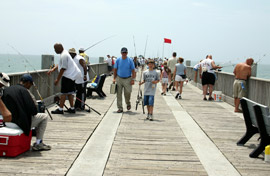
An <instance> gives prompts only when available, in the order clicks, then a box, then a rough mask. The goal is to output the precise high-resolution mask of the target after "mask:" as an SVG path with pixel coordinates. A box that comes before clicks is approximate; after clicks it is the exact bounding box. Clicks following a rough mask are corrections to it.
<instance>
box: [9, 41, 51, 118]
mask: <svg viewBox="0 0 270 176" xmlns="http://www.w3.org/2000/svg"><path fill="white" fill-rule="evenodd" d="M8 45H9V46H10V47H11V48H12V49H13V50H14V51H16V52H17V53H18V54H19V55H20V56H21V57H23V58H24V59H25V61H27V63H28V64H29V65H30V66H31V67H32V68H33V69H34V71H35V72H36V73H37V75H38V76H39V77H40V78H41V79H42V80H43V81H44V79H43V77H42V76H41V75H40V74H39V73H38V71H37V70H36V69H35V68H34V66H33V65H31V64H30V62H29V61H28V59H27V58H26V57H25V56H24V55H23V54H22V53H20V52H19V51H18V50H17V49H15V48H14V47H13V46H11V45H10V44H8ZM27 73H28V74H30V73H29V71H27ZM44 82H45V81H44ZM46 85H47V86H48V88H49V89H50V88H51V87H50V86H49V85H48V84H46ZM33 86H34V88H35V89H36V91H37V94H38V96H39V97H40V100H41V101H43V98H42V96H41V94H40V92H39V90H38V88H37V86H36V84H35V82H34V81H33ZM45 110H46V111H47V112H48V114H49V116H50V118H51V120H53V118H52V116H51V114H50V112H49V110H48V108H47V107H46V106H45Z"/></svg>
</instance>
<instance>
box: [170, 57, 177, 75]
mask: <svg viewBox="0 0 270 176" xmlns="http://www.w3.org/2000/svg"><path fill="white" fill-rule="evenodd" d="M176 64H177V58H176V57H171V58H170V59H169V61H168V67H169V69H170V70H171V72H172V73H173V72H174V69H175V65H176Z"/></svg>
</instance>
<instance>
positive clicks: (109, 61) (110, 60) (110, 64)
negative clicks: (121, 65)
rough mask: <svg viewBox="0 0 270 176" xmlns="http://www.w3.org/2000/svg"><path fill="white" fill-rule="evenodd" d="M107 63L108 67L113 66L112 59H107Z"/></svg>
mask: <svg viewBox="0 0 270 176" xmlns="http://www.w3.org/2000/svg"><path fill="white" fill-rule="evenodd" d="M106 62H107V63H108V66H112V58H108V57H107V60H106Z"/></svg>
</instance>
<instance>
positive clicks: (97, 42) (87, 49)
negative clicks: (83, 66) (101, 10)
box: [84, 35, 116, 51]
mask: <svg viewBox="0 0 270 176" xmlns="http://www.w3.org/2000/svg"><path fill="white" fill-rule="evenodd" d="M115 36H116V35H112V36H109V37H107V38H105V39H103V40H100V41H98V42H97V43H95V44H93V45H91V46H89V47H88V48H86V49H85V50H84V51H86V50H89V49H90V48H93V47H94V46H96V45H98V44H99V43H101V42H103V41H105V40H108V39H110V38H113V37H115Z"/></svg>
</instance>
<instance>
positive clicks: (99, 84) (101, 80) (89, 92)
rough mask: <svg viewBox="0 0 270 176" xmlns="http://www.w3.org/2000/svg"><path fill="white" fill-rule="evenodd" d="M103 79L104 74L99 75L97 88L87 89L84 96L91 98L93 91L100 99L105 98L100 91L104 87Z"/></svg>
mask: <svg viewBox="0 0 270 176" xmlns="http://www.w3.org/2000/svg"><path fill="white" fill-rule="evenodd" d="M105 78H106V75H105V74H102V75H100V78H99V80H98V83H97V87H95V88H91V87H89V88H87V94H86V96H87V97H91V96H92V92H93V91H94V92H96V93H97V94H98V95H99V96H100V97H101V98H103V97H106V94H105V93H104V92H103V90H102V88H103V85H104V82H105Z"/></svg>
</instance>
